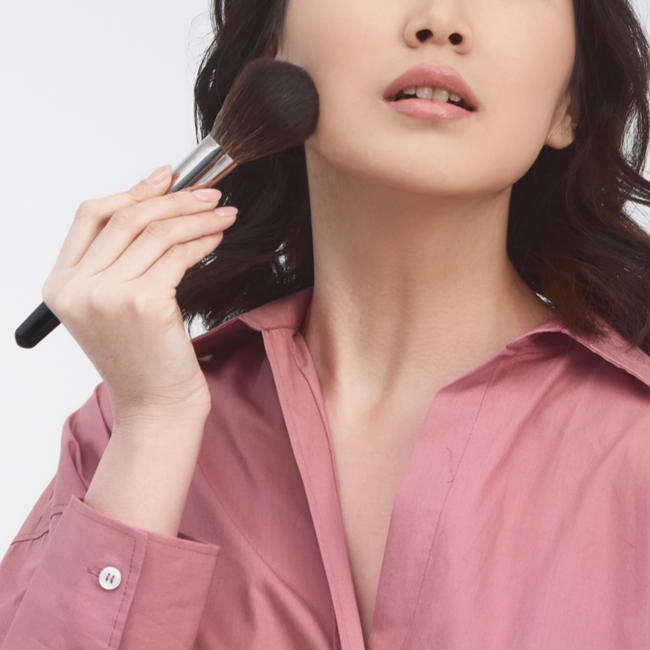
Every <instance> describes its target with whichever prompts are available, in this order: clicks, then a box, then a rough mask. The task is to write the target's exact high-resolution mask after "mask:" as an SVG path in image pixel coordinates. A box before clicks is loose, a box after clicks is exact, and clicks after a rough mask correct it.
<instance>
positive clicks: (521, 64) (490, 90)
mask: <svg viewBox="0 0 650 650" xmlns="http://www.w3.org/2000/svg"><path fill="white" fill-rule="evenodd" d="M452 35H453V36H452ZM450 37H451V38H450ZM574 57H575V33H574V16H573V1H572V0H327V2H324V1H323V0H288V7H287V14H286V22H285V31H284V37H283V40H282V42H281V43H280V47H279V49H278V51H277V53H276V55H275V58H277V59H279V60H283V61H289V62H291V63H294V64H296V65H299V66H300V67H302V68H304V69H305V70H306V71H307V72H308V73H309V74H310V76H311V77H312V79H313V80H314V83H315V84H316V87H317V89H318V93H319V97H320V117H319V122H318V126H317V129H316V131H315V132H314V134H313V135H312V136H311V138H310V139H309V140H308V141H307V144H306V146H307V148H308V151H307V153H308V159H309V156H310V155H314V154H315V155H319V156H321V157H322V158H324V159H325V160H326V161H327V162H329V163H330V164H331V165H333V166H334V167H336V168H338V169H339V170H340V171H341V172H343V173H344V174H350V175H352V176H356V177H361V178H363V179H365V180H370V181H371V182H374V183H380V184H382V185H385V186H388V187H393V188H395V189H399V190H403V191H408V192H414V193H421V194H435V195H439V196H450V197H451V196H459V195H467V194H474V193H486V192H488V193H489V192H493V191H499V190H503V189H504V188H507V187H509V186H511V185H512V184H513V183H515V182H516V181H517V180H519V179H520V178H521V177H522V176H523V175H524V174H525V173H526V172H527V171H528V169H530V167H531V166H532V164H533V163H534V162H535V159H536V158H537V156H538V154H539V152H540V150H541V148H542V147H543V145H544V144H548V145H549V146H552V147H554V148H563V147H566V146H568V145H569V144H570V143H571V141H572V137H573V136H572V128H571V123H572V118H571V116H570V115H567V107H568V106H569V103H568V99H569V98H568V95H567V89H568V84H569V79H570V77H571V71H572V68H573V62H574ZM421 63H426V64H430V65H434V66H451V67H452V68H454V69H455V70H456V71H457V72H458V73H459V74H460V75H461V76H462V77H463V79H464V80H465V81H466V83H467V84H468V85H469V86H470V88H471V89H472V90H473V92H474V94H475V96H476V98H477V100H478V102H479V110H478V111H477V112H475V113H473V114H472V116H471V117H469V118H467V119H460V120H456V121H441V120H426V119H422V118H415V117H410V116H406V115H403V114H401V113H398V112H396V111H395V110H393V109H392V108H390V107H389V106H387V105H386V103H385V101H384V99H383V95H384V93H385V91H386V89H387V88H388V86H389V85H390V84H391V82H393V81H394V80H395V79H396V78H397V77H398V76H400V75H401V74H402V73H404V72H405V71H406V70H408V69H409V68H411V67H412V66H414V65H417V64H421ZM570 110H571V112H572V113H575V107H571V109H570ZM573 121H575V120H573ZM310 150H311V151H310Z"/></svg>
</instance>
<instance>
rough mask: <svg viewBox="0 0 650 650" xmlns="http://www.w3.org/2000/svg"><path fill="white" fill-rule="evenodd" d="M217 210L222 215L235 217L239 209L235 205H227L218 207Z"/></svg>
mask: <svg viewBox="0 0 650 650" xmlns="http://www.w3.org/2000/svg"><path fill="white" fill-rule="evenodd" d="M215 212H216V213H217V214H218V215H219V216H220V217H234V216H235V215H236V214H237V213H238V212H239V209H238V208H236V207H235V206H234V205H225V206H224V207H223V208H217V209H216V210H215Z"/></svg>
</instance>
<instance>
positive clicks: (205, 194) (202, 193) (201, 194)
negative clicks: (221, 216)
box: [192, 190, 221, 203]
mask: <svg viewBox="0 0 650 650" xmlns="http://www.w3.org/2000/svg"><path fill="white" fill-rule="evenodd" d="M192 194H194V196H195V197H196V198H197V199H199V201H205V202H206V203H214V202H215V201H218V200H219V199H220V198H221V192H220V191H219V190H194V192H192Z"/></svg>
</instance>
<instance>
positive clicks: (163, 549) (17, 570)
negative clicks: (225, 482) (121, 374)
mask: <svg viewBox="0 0 650 650" xmlns="http://www.w3.org/2000/svg"><path fill="white" fill-rule="evenodd" d="M111 428H112V418H111V415H110V405H109V401H108V396H107V394H106V390H105V388H104V387H103V385H101V384H100V386H99V387H98V388H97V389H96V390H95V392H94V394H93V396H92V397H91V399H89V400H88V402H86V404H84V406H82V408H81V409H79V410H78V411H77V412H76V413H74V414H73V415H71V416H70V417H69V418H68V420H67V421H66V423H65V426H64V429H63V436H62V442H61V455H60V458H59V466H58V469H57V473H56V475H55V477H54V479H53V480H52V481H51V483H50V484H49V485H48V487H47V488H46V489H45V491H44V492H43V494H42V495H41V497H40V499H39V500H38V502H37V503H36V505H35V506H34V508H33V509H32V511H31V513H30V514H29V516H28V517H27V520H26V521H25V523H24V524H23V526H22V528H21V529H20V531H19V532H18V535H17V536H16V538H15V539H14V541H13V542H12V544H11V545H10V547H9V550H8V551H7V554H6V555H5V557H4V559H3V560H2V562H1V563H0V650H17V649H20V650H45V649H46V648H47V649H49V648H60V649H61V650H82V649H83V650H94V649H95V648H97V649H100V648H101V649H102V650H114V649H117V648H119V650H142V649H143V648H156V650H168V649H169V650H172V649H173V650H190V649H191V648H193V647H194V641H195V638H196V635H197V631H198V626H199V621H200V618H201V615H202V612H203V608H204V605H205V600H206V598H207V593H208V588H209V585H210V582H211V580H212V575H213V573H214V569H215V566H216V562H217V557H218V554H219V552H220V550H221V548H220V547H219V546H215V545H214V544H209V543H205V542H202V541H199V540H194V539H191V538H189V537H187V536H184V535H183V534H179V536H178V537H170V536H166V535H162V534H159V533H154V532H151V531H145V530H142V529H139V528H134V527H132V526H128V525H126V524H123V523H122V522H119V521H116V520H114V519H111V518H109V517H106V516H105V515H103V514H101V513H99V512H97V511H95V510H93V509H92V508H90V507H89V506H87V505H85V504H84V502H83V498H84V495H85V494H86V490H87V489H88V486H89V485H90V481H91V480H92V476H93V474H94V472H95V469H96V468H97V465H98V464H99V460H100V458H101V456H102V454H103V452H104V450H105V449H106V446H107V444H108V440H109V437H110V431H111Z"/></svg>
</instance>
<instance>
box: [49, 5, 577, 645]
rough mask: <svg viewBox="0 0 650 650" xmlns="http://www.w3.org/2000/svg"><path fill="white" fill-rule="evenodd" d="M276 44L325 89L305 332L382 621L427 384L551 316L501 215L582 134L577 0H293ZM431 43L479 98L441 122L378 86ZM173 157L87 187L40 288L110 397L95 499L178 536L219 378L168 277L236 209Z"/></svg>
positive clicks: (311, 164) (116, 514)
mask: <svg viewBox="0 0 650 650" xmlns="http://www.w3.org/2000/svg"><path fill="white" fill-rule="evenodd" d="M452 35H454V36H453V37H452ZM450 37H452V38H450ZM267 55H268V56H273V57H276V58H278V59H280V60H286V61H290V62H292V63H295V64H297V65H300V66H301V67H303V68H304V69H306V70H307V71H308V72H309V73H310V75H311V76H312V78H313V80H314V82H315V84H316V87H317V89H318V92H319V96H320V102H321V104H320V105H321V113H320V119H319V123H318V127H317V129H316V131H315V133H314V134H313V135H312V137H310V139H309V140H308V141H307V143H306V145H305V150H306V154H307V166H308V174H309V184H310V196H311V208H312V222H313V232H314V253H315V284H314V294H313V300H312V303H311V305H310V308H309V310H308V312H307V314H306V317H305V320H304V322H303V325H302V328H301V332H302V334H303V336H304V337H305V341H306V342H307V345H308V347H309V350H310V352H311V354H312V357H313V360H314V364H315V366H316V370H317V373H318V377H319V380H320V384H321V388H322V391H323V398H324V402H325V405H326V409H327V417H328V424H329V429H330V434H331V437H332V441H333V444H334V448H335V455H336V464H337V467H336V469H337V478H338V481H339V487H340V497H341V508H342V514H343V518H344V524H345V529H346V535H347V541H348V548H349V552H350V564H351V570H352V573H353V580H354V585H355V589H356V592H357V600H358V604H359V613H360V622H361V625H362V629H363V634H364V638H365V640H366V642H367V640H368V637H369V634H370V627H371V621H372V613H373V608H374V600H375V594H376V588H377V583H378V579H379V572H380V568H381V560H382V554H383V549H384V545H385V540H386V533H387V529H388V523H389V520H390V512H391V508H392V503H393V500H394V497H395V493H396V491H397V488H398V486H399V482H400V480H401V477H402V476H403V473H404V470H405V467H406V463H407V462H408V458H409V454H410V452H411V450H412V447H413V444H414V442H415V438H416V436H417V434H418V432H419V430H420V428H421V426H422V422H423V420H424V416H425V414H426V410H427V408H428V406H429V404H430V403H431V400H432V398H433V397H434V395H435V394H436V392H437V391H438V390H439V389H440V388H442V387H443V386H445V385H446V384H448V383H450V382H451V381H453V380H454V379H457V378H458V377H460V376H461V375H463V374H465V373H467V372H469V371H471V370H472V369H473V368H475V367H476V366H477V365H479V364H481V363H482V362H484V361H485V360H487V359H488V358H489V357H490V356H492V355H493V354H495V353H496V352H497V351H498V350H500V349H501V348H502V347H503V346H504V345H505V344H506V343H508V342H509V341H510V340H512V339H514V338H516V337H517V336H520V335H521V334H523V333H525V332H526V331H528V330H530V329H532V328H534V327H536V326H537V325H538V324H540V323H542V322H546V321H547V320H549V319H550V318H552V317H553V316H554V313H553V312H552V311H551V310H549V309H548V308H547V307H546V306H545V304H544V303H543V302H542V301H541V300H540V299H539V298H538V297H537V296H535V294H534V293H533V292H532V291H531V290H530V289H528V287H526V285H525V284H524V283H523V281H522V280H521V278H519V277H518V276H517V274H516V272H515V270H514V268H513V267H512V265H511V264H510V262H509V260H508V258H507V255H506V244H505V243H506V226H507V218H508V204H509V198H510V194H511V190H512V185H513V184H514V183H515V182H516V181H517V180H518V179H519V178H521V177H522V176H523V175H524V174H525V173H526V171H527V170H528V169H529V168H530V167H531V165H532V164H533V162H534V161H535V159H536V157H537V155H538V154H539V152H540V150H541V148H542V147H543V146H550V147H553V148H556V149H561V148H564V147H566V146H568V145H569V144H570V143H571V142H572V140H573V133H574V128H575V124H576V120H577V117H578V109H577V107H575V106H574V105H572V104H571V101H570V96H569V94H568V90H567V89H568V83H569V78H570V75H571V70H572V66H573V61H574V56H575V37H574V28H573V8H572V4H571V0H526V1H525V2H524V1H523V0H330V1H329V2H327V3H323V2H317V1H316V0H290V2H289V6H288V11H287V17H286V25H285V30H284V34H283V36H282V38H281V39H280V40H279V43H278V46H277V47H274V48H273V50H272V51H270V52H268V53H267ZM422 62H427V63H431V64H433V65H450V66H453V67H454V68H455V69H456V70H457V71H458V72H459V73H460V74H461V75H462V76H463V77H464V78H465V80H466V81H467V82H468V84H469V85H470V86H471V87H472V89H473V90H474V92H475V94H476V96H477V98H478V100H479V102H480V112H479V113H477V114H476V115H474V116H473V117H472V118H470V119H465V120H461V121H457V122H440V121H425V120H420V119H416V118H412V117H407V116H404V115H401V114H398V113H396V112H394V111H393V110H392V109H390V108H389V107H387V106H385V105H384V103H383V100H382V94H383V92H384V90H385V88H386V87H387V86H388V84H389V83H390V82H391V81H392V80H393V79H395V78H396V77H397V76H398V75H400V74H401V73H403V72H404V71H406V70H407V69H408V68H410V67H412V66H413V65H415V64H417V63H422ZM169 172H170V168H169V167H167V168H163V169H161V170H158V172H157V173H156V172H155V173H153V174H152V176H151V177H150V178H149V179H148V180H147V181H143V182H141V183H138V184H137V185H136V186H134V187H133V188H131V189H130V190H128V191H126V192H123V193H121V194H118V195H114V196H111V197H107V198H103V199H98V200H93V201H87V202H85V203H84V204H82V205H81V206H80V208H79V210H78V212H77V214H76V216H75V219H74V222H73V225H72V227H71V229H70V232H69V234H68V237H67V239H66V241H65V243H64V246H63V249H62V251H61V254H60V256H59V259H58V260H57V263H56V265H55V268H54V269H53V271H52V273H51V275H50V277H49V278H48V280H47V282H46V284H45V286H44V289H43V299H44V301H45V303H46V304H47V305H48V306H49V307H50V309H52V311H53V312H54V313H55V314H56V315H57V316H58V317H59V319H60V320H61V322H62V323H63V324H64V325H65V327H66V328H67V329H68V330H69V331H70V333H71V334H72V335H73V336H74V337H75V339H76V340H77V342H78V343H79V345H80V346H81V347H82V348H83V350H84V352H85V353H86V354H87V356H88V357H89V358H90V360H91V361H92V363H93V364H94V365H95V367H96V368H97V370H98V371H99V373H100V375H101V376H102V379H103V380H104V382H105V384H106V387H107V390H108V393H109V396H110V399H111V407H112V410H113V416H114V422H115V424H114V429H113V433H112V436H111V439H110V441H109V443H108V447H107V449H106V451H105V453H104V455H103V456H102V459H101V461H100V463H99V466H98V468H97V470H96V472H95V475H94V477H93V480H92V482H91V484H90V487H89V489H88V492H87V494H86V497H85V503H86V504H87V505H89V506H90V507H92V508H94V509H96V510H97V511H99V512H102V513H104V514H106V515H108V516H110V517H113V518H114V519H117V520H119V521H123V522H125V523H127V524H130V525H133V526H136V527H139V528H142V529H145V530H152V531H155V532H159V533H162V534H167V535H172V536H175V535H177V533H178V527H179V523H180V518H181V514H182V511H183V507H184V504H185V500H186V497H187V492H188V490H189V485H190V482H191V478H192V475H193V472H194V468H195V465H196V460H197V457H198V452H199V448H200V443H201V437H202V434H203V426H204V423H205V419H206V417H207V414H208V412H209V409H210V395H209V392H208V390H207V386H206V383H205V379H204V377H203V375H202V373H201V371H200V367H199V365H198V363H197V360H196V357H195V355H194V353H193V350H192V347H191V345H190V344H189V342H188V339H187V335H186V333H185V330H184V328H183V323H182V318H181V314H180V311H179V309H178V305H177V304H176V301H175V297H174V295H175V291H174V289H175V287H176V286H177V284H178V283H179V282H180V279H181V278H182V276H183V274H184V272H185V270H186V269H187V268H189V267H190V266H192V265H193V264H194V263H196V262H198V261H199V260H200V259H202V258H203V257H204V256H205V255H206V254H207V253H208V252H210V251H212V250H213V249H214V248H215V247H216V246H218V244H219V243H220V241H221V238H222V234H223V230H224V229H226V228H228V227H229V226H230V225H232V223H233V222H234V217H233V216H230V217H226V216H224V215H219V214H217V213H215V212H214V211H213V210H214V208H216V206H217V203H218V200H219V193H218V192H215V193H213V194H211V195H209V194H208V195H203V196H196V195H194V194H191V193H189V192H180V193H177V194H174V195H165V192H166V191H167V189H168V188H169V185H170V173H169Z"/></svg>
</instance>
